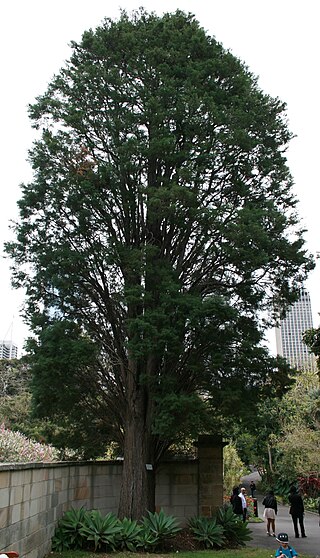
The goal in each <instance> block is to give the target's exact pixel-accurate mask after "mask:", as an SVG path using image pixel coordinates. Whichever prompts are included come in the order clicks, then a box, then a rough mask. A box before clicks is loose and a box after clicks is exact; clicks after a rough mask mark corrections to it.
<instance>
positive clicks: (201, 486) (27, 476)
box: [0, 437, 223, 558]
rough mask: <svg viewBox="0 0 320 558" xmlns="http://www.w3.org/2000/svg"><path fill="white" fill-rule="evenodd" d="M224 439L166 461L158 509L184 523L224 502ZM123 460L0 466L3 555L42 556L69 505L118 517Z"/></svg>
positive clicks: (208, 439)
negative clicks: (186, 457)
mask: <svg viewBox="0 0 320 558" xmlns="http://www.w3.org/2000/svg"><path fill="white" fill-rule="evenodd" d="M222 447H223V444H222V443H221V441H218V443H217V441H216V440H215V439H212V437H202V439H199V444H198V459H197V460H186V461H167V462H163V463H161V464H160V465H159V467H158V469H157V475H156V509H157V511H159V510H160V509H161V508H162V509H163V510H164V511H165V513H167V514H169V515H173V516H175V517H176V518H177V519H178V520H179V521H180V523H181V524H182V525H184V524H186V522H187V520H188V518H190V517H193V516H197V515H208V516H210V515H212V514H213V513H214V511H215V509H216V508H217V507H219V506H220V505H222V502H223V486H222ZM121 474H122V462H121V461H120V462H119V461H113V462H110V461H108V462H106V461H98V462H75V463H70V462H62V463H45V464H44V463H43V464H41V463H33V464H32V463H31V464H30V463H28V464H2V465H1V464H0V553H1V552H5V551H6V550H16V551H17V552H19V554H20V556H21V558H43V557H44V556H45V555H47V554H48V553H49V551H50V549H51V539H52V536H53V534H54V530H55V527H56V524H57V521H58V519H59V518H60V517H62V515H63V513H64V512H65V511H66V510H68V509H70V508H71V507H76V508H80V507H81V506H84V507H85V508H86V509H98V510H100V511H101V513H102V514H107V513H108V512H113V513H115V514H116V513H117V510H118V502H119V495H120V483H121Z"/></svg>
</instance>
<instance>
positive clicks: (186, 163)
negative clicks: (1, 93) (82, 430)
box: [7, 10, 312, 517]
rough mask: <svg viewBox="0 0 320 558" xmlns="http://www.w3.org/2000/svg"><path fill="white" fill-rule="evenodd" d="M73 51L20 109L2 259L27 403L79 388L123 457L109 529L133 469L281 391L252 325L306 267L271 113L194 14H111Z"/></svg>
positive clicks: (128, 493)
mask: <svg viewBox="0 0 320 558" xmlns="http://www.w3.org/2000/svg"><path fill="white" fill-rule="evenodd" d="M72 48H73V53H72V56H71V58H70V60H69V61H68V62H67V63H66V65H65V67H64V68H62V69H61V70H60V71H59V73H58V74H57V75H56V76H55V77H54V78H53V79H52V81H51V83H50V85H49V86H48V89H47V91H46V92H45V93H44V94H43V95H41V96H40V97H38V98H37V100H36V102H35V103H34V104H33V105H31V106H30V117H31V119H32V122H33V125H34V126H35V128H37V129H38V130H39V139H38V140H37V141H36V142H35V143H34V146H33V148H32V150H31V151H30V162H31V164H32V167H33V170H34V177H33V180H32V182H31V183H29V184H25V185H22V197H21V199H20V201H19V208H20V219H19V221H18V223H17V224H16V240H15V241H14V242H12V243H8V244H7V252H8V253H9V254H10V256H11V257H12V258H13V261H14V269H13V278H14V283H15V285H16V286H21V285H23V286H24V287H25V288H26V293H27V300H26V319H27V320H28V322H29V324H30V325H31V327H32V329H33V331H34V334H35V336H36V337H35V341H34V342H33V344H32V351H33V355H34V365H35V368H34V370H35V372H34V386H35V403H36V405H38V406H39V409H40V407H41V406H42V409H44V405H43V401H44V397H45V394H46V393H47V399H48V396H49V397H50V395H49V394H50V393H51V392H52V391H53V392H54V393H53V395H54V397H56V402H57V404H58V402H59V401H60V402H61V405H60V403H59V405H60V407H63V406H64V409H62V411H63V412H64V414H65V415H66V414H67V412H66V408H70V407H71V408H72V407H73V405H72V404H71V405H67V406H66V405H64V403H63V401H61V398H60V399H59V389H58V387H59V386H58V384H59V385H61V388H63V386H65V389H66V391H67V392H68V394H70V393H71V401H73V402H74V404H75V403H76V402H79V401H80V399H81V397H80V392H79V389H80V387H81V390H80V391H81V394H82V395H83V397H84V398H85V402H86V403H87V404H85V405H84V407H85V408H86V409H87V412H89V410H90V409H91V410H93V416H94V414H95V416H96V417H99V421H98V422H99V423H100V427H101V428H100V431H101V430H102V429H103V428H104V429H105V432H106V434H105V438H106V439H114V440H116V441H117V442H118V443H119V445H120V447H121V448H122V451H123V455H124V467H123V470H124V478H123V486H122V493H121V498H120V515H126V516H127V517H139V516H141V515H142V514H143V513H144V512H145V509H146V508H149V509H151V508H152V505H153V503H152V502H154V501H153V499H152V498H154V474H150V472H149V473H147V471H146V467H145V464H147V463H148V464H152V465H153V471H154V470H155V468H156V465H157V462H158V459H159V458H160V457H161V455H162V453H163V451H165V450H166V449H167V448H168V447H169V446H170V444H171V443H172V441H173V439H174V438H176V437H178V436H179V435H181V433H186V431H188V432H189V433H190V431H191V430H192V429H194V430H197V431H198V432H199V431H201V429H202V432H203V431H208V429H210V428H213V425H212V417H214V419H216V421H217V427H218V426H219V424H220V422H221V418H223V416H225V415H226V414H228V413H234V412H247V407H248V401H249V399H250V397H251V400H252V401H253V400H254V399H256V398H257V397H258V395H259V394H260V393H261V388H263V389H267V386H268V385H271V384H272V383H274V382H277V363H276V362H275V361H274V360H272V359H270V358H269V357H268V354H267V351H266V349H265V348H263V347H262V346H261V340H262V337H263V329H264V327H266V326H267V324H271V323H272V322H273V319H274V316H275V312H274V308H276V307H277V306H281V307H283V306H285V305H286V304H288V303H290V302H292V301H293V300H295V298H296V297H297V294H298V291H299V288H300V286H301V283H302V281H303V280H304V278H305V276H306V274H307V272H308V270H309V269H310V268H311V267H312V262H311V260H310V258H309V257H308V255H307V254H306V251H305V249H304V241H303V231H302V230H301V228H300V226H299V218H298V215H297V212H296V200H295V197H294V195H293V193H292V178H291V175H290V172H289V169H288V167H287V163H286V156H285V151H286V148H287V145H288V142H289V140H290V138H291V133H290V132H289V130H288V127H287V122H286V113H285V105H284V104H283V103H282V102H280V100H279V99H274V98H272V97H270V96H269V95H266V94H264V93H263V92H262V91H261V90H260V88H259V86H258V84H257V80H256V78H255V77H254V76H253V75H252V74H251V73H250V72H249V71H248V69H247V68H246V67H245V66H244V64H242V63H241V62H240V61H239V60H238V59H237V58H236V57H235V56H233V55H232V54H231V53H230V52H228V51H226V50H225V49H224V48H223V47H222V45H221V44H219V43H218V42H217V41H216V40H215V39H214V38H212V37H210V36H208V35H207V34H206V33H205V31H204V30H203V29H202V28H201V27H200V26H199V24H198V22H197V21H196V20H195V19H194V17H193V16H191V15H190V14H189V15H188V14H184V13H182V12H179V11H178V12H176V13H173V14H165V15H164V16H163V17H158V16H157V15H155V14H153V13H151V14H148V13H146V12H145V11H144V10H140V11H138V12H135V13H133V14H132V15H131V16H129V15H128V14H126V13H125V12H122V13H121V16H120V17H119V19H118V20H115V21H113V20H109V19H106V20H105V21H104V22H103V23H102V24H101V26H100V27H98V28H97V29H96V30H89V31H87V32H85V33H84V34H83V37H82V40H81V41H80V42H79V43H75V42H73V43H72ZM63 331H64V333H63ZM61 332H62V333H63V334H62V335H61ZM63 338H64V340H63ZM54 339H55V340H54ZM75 340H77V343H75ZM69 348H70V352H69ZM66 355H69V358H67V359H65V356H66ZM46 359H48V360H47V361H46ZM73 359H74V361H72V360H73ZM49 361H50V365H49ZM47 365H48V366H47ZM56 371H58V375H57V377H56V378H55V373H56ZM74 379H75V382H74V381H73V380H74ZM36 386H38V387H36ZM41 386H42V387H41ZM72 398H73V399H72ZM58 407H59V406H57V407H56V409H58ZM49 408H52V406H50V405H49ZM62 411H61V412H62ZM94 411H95V413H94ZM100 419H101V420H102V422H100ZM210 421H211V422H210ZM219 421H220V422H219ZM97 428H98V427H97ZM132 487H133V488H132Z"/></svg>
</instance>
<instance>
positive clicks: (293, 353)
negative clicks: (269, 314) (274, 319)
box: [276, 289, 317, 371]
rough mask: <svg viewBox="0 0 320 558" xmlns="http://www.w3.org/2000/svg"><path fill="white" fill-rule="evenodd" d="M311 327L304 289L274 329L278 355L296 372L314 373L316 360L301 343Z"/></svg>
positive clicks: (309, 307)
mask: <svg viewBox="0 0 320 558" xmlns="http://www.w3.org/2000/svg"><path fill="white" fill-rule="evenodd" d="M312 327H313V323H312V311H311V300H310V295H309V293H308V291H307V290H306V289H303V290H302V291H301V295H300V298H299V300H298V301H297V302H295V303H294V304H293V305H292V306H291V307H290V309H289V310H288V312H287V315H286V317H285V318H284V319H283V320H281V323H280V326H279V327H278V328H277V329H276V344H277V353H278V355H281V356H283V357H284V358H285V359H286V360H287V361H288V362H289V363H290V364H291V366H293V367H294V368H297V369H298V370H313V371H316V369H317V366H316V358H315V356H314V355H313V354H312V353H310V352H309V349H308V347H307V346H306V345H305V343H304V342H303V339H302V337H303V334H304V332H305V331H306V330H307V329H311V328H312Z"/></svg>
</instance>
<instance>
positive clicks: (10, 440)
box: [0, 424, 59, 463]
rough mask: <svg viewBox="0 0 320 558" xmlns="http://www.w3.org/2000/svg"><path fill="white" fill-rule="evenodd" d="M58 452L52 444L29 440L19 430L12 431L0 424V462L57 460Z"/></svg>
mask: <svg viewBox="0 0 320 558" xmlns="http://www.w3.org/2000/svg"><path fill="white" fill-rule="evenodd" d="M58 460H59V452H58V451H57V450H56V449H55V448H53V447H52V446H49V445H45V444H40V443H39V442H34V441H33V440H30V439H29V438H27V437H26V436H24V434H21V432H13V431H12V430H9V429H8V428H5V426H4V425H3V424H1V425H0V462H1V463H30V462H34V461H41V462H42V461H45V462H51V461H58Z"/></svg>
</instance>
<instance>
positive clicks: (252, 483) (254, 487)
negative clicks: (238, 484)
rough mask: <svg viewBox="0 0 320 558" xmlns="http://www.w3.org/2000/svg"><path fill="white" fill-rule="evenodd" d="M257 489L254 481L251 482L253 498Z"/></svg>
mask: <svg viewBox="0 0 320 558" xmlns="http://www.w3.org/2000/svg"><path fill="white" fill-rule="evenodd" d="M255 489H256V485H255V483H254V482H253V481H251V482H250V492H251V498H254V492H255Z"/></svg>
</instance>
